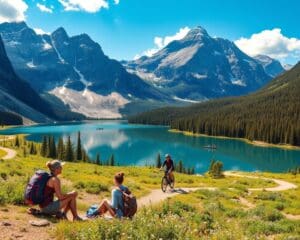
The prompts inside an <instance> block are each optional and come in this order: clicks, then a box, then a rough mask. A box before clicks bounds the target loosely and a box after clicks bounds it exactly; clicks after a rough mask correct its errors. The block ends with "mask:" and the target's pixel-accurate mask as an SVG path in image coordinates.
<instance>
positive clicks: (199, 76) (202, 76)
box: [192, 73, 207, 79]
mask: <svg viewBox="0 0 300 240" xmlns="http://www.w3.org/2000/svg"><path fill="white" fill-rule="evenodd" d="M192 76H193V77H194V78H197V79H205V78H207V75H206V74H199V73H192Z"/></svg>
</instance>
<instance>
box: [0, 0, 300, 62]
mask: <svg viewBox="0 0 300 240" xmlns="http://www.w3.org/2000/svg"><path fill="white" fill-rule="evenodd" d="M1 1H2V2H7V3H6V4H11V3H8V2H14V1H16V5H17V4H21V3H20V2H25V4H26V5H27V8H26V9H25V7H24V8H23V10H20V9H22V7H18V10H17V11H19V15H20V14H21V15H22V14H23V16H21V15H20V16H19V19H18V20H20V19H21V18H22V17H23V18H24V20H25V21H26V22H27V23H28V25H29V26H30V27H33V28H40V29H42V30H43V31H45V32H52V31H54V30H55V29H56V28H58V27H60V26H63V27H64V28H65V29H66V30H67V32H68V33H69V35H75V34H79V33H83V32H85V33H87V34H89V35H90V36H91V37H92V38H93V39H94V40H95V41H97V42H98V43H99V44H100V45H101V47H102V49H103V50H104V52H105V53H106V54H107V55H108V56H109V57H111V58H116V59H119V60H120V59H133V58H134V56H136V55H137V54H138V55H143V54H144V53H145V51H147V50H151V49H156V50H157V49H159V48H160V47H162V46H158V45H155V43H154V39H155V37H160V38H161V39H162V40H164V38H165V37H166V36H170V37H171V36H174V35H175V34H176V33H178V32H179V30H180V29H182V28H185V27H187V28H186V29H190V28H193V27H195V26H198V25H200V26H202V27H204V28H205V29H206V30H207V31H208V32H209V34H210V35H211V36H218V37H223V38H227V39H230V40H232V41H236V40H239V39H240V41H239V42H237V44H238V45H239V47H240V48H242V49H243V50H244V51H246V52H247V53H248V54H252V55H253V54H257V53H262V54H268V55H271V56H272V57H275V58H277V59H280V60H281V61H282V62H285V63H295V62H296V61H298V60H299V59H300V58H299V56H300V28H299V23H300V14H299V11H300V10H299V9H300V1H299V0H298V1H297V0H288V1H281V0H277V1H271V0H260V1H258V0H251V1H247V0H244V1H238V0H227V1H221V0H208V1H202V0H185V1H179V0H177V1H176V0H173V1H172V0H160V1H158V0H143V1H142V0H119V1H117V0H14V1H12V0H9V1H8V0H0V4H1ZM2 4H3V3H2ZM0 9H1V5H0ZM4 10H5V8H4V7H2V10H0V21H1V14H2V21H3V19H5V17H7V16H9V14H8V13H6V12H4ZM3 12H4V13H3ZM3 15H4V16H3ZM7 18H8V17H7ZM8 20H11V21H12V20H13V17H11V18H10V19H8ZM279 29H280V30H281V31H280V30H279ZM252 34H258V35H257V36H252ZM251 36H252V37H251ZM181 37H182V36H181ZM242 37H243V38H244V39H242V40H241V38H242ZM270 42H272V43H271V44H269V43H270ZM154 52H155V51H154Z"/></svg>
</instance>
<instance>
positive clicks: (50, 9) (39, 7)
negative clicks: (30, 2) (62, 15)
mask: <svg viewBox="0 0 300 240" xmlns="http://www.w3.org/2000/svg"><path fill="white" fill-rule="evenodd" d="M36 6H37V7H38V9H40V11H41V12H46V13H53V10H52V8H51V7H50V8H48V7H47V6H45V5H43V4H40V3H37V4H36Z"/></svg>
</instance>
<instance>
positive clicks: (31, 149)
mask: <svg viewBox="0 0 300 240" xmlns="http://www.w3.org/2000/svg"><path fill="white" fill-rule="evenodd" d="M29 154H31V155H34V154H35V150H34V143H33V142H32V143H31V144H30V150H29Z"/></svg>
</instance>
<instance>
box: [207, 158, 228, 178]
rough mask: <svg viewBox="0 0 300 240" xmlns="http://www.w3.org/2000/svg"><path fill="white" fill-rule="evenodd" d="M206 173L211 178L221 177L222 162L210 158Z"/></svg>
mask: <svg viewBox="0 0 300 240" xmlns="http://www.w3.org/2000/svg"><path fill="white" fill-rule="evenodd" d="M208 174H209V175H210V176H211V177H212V178H221V177H223V176H224V175H223V163H222V162H221V161H215V160H211V163H210V165H209V169H208Z"/></svg>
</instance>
